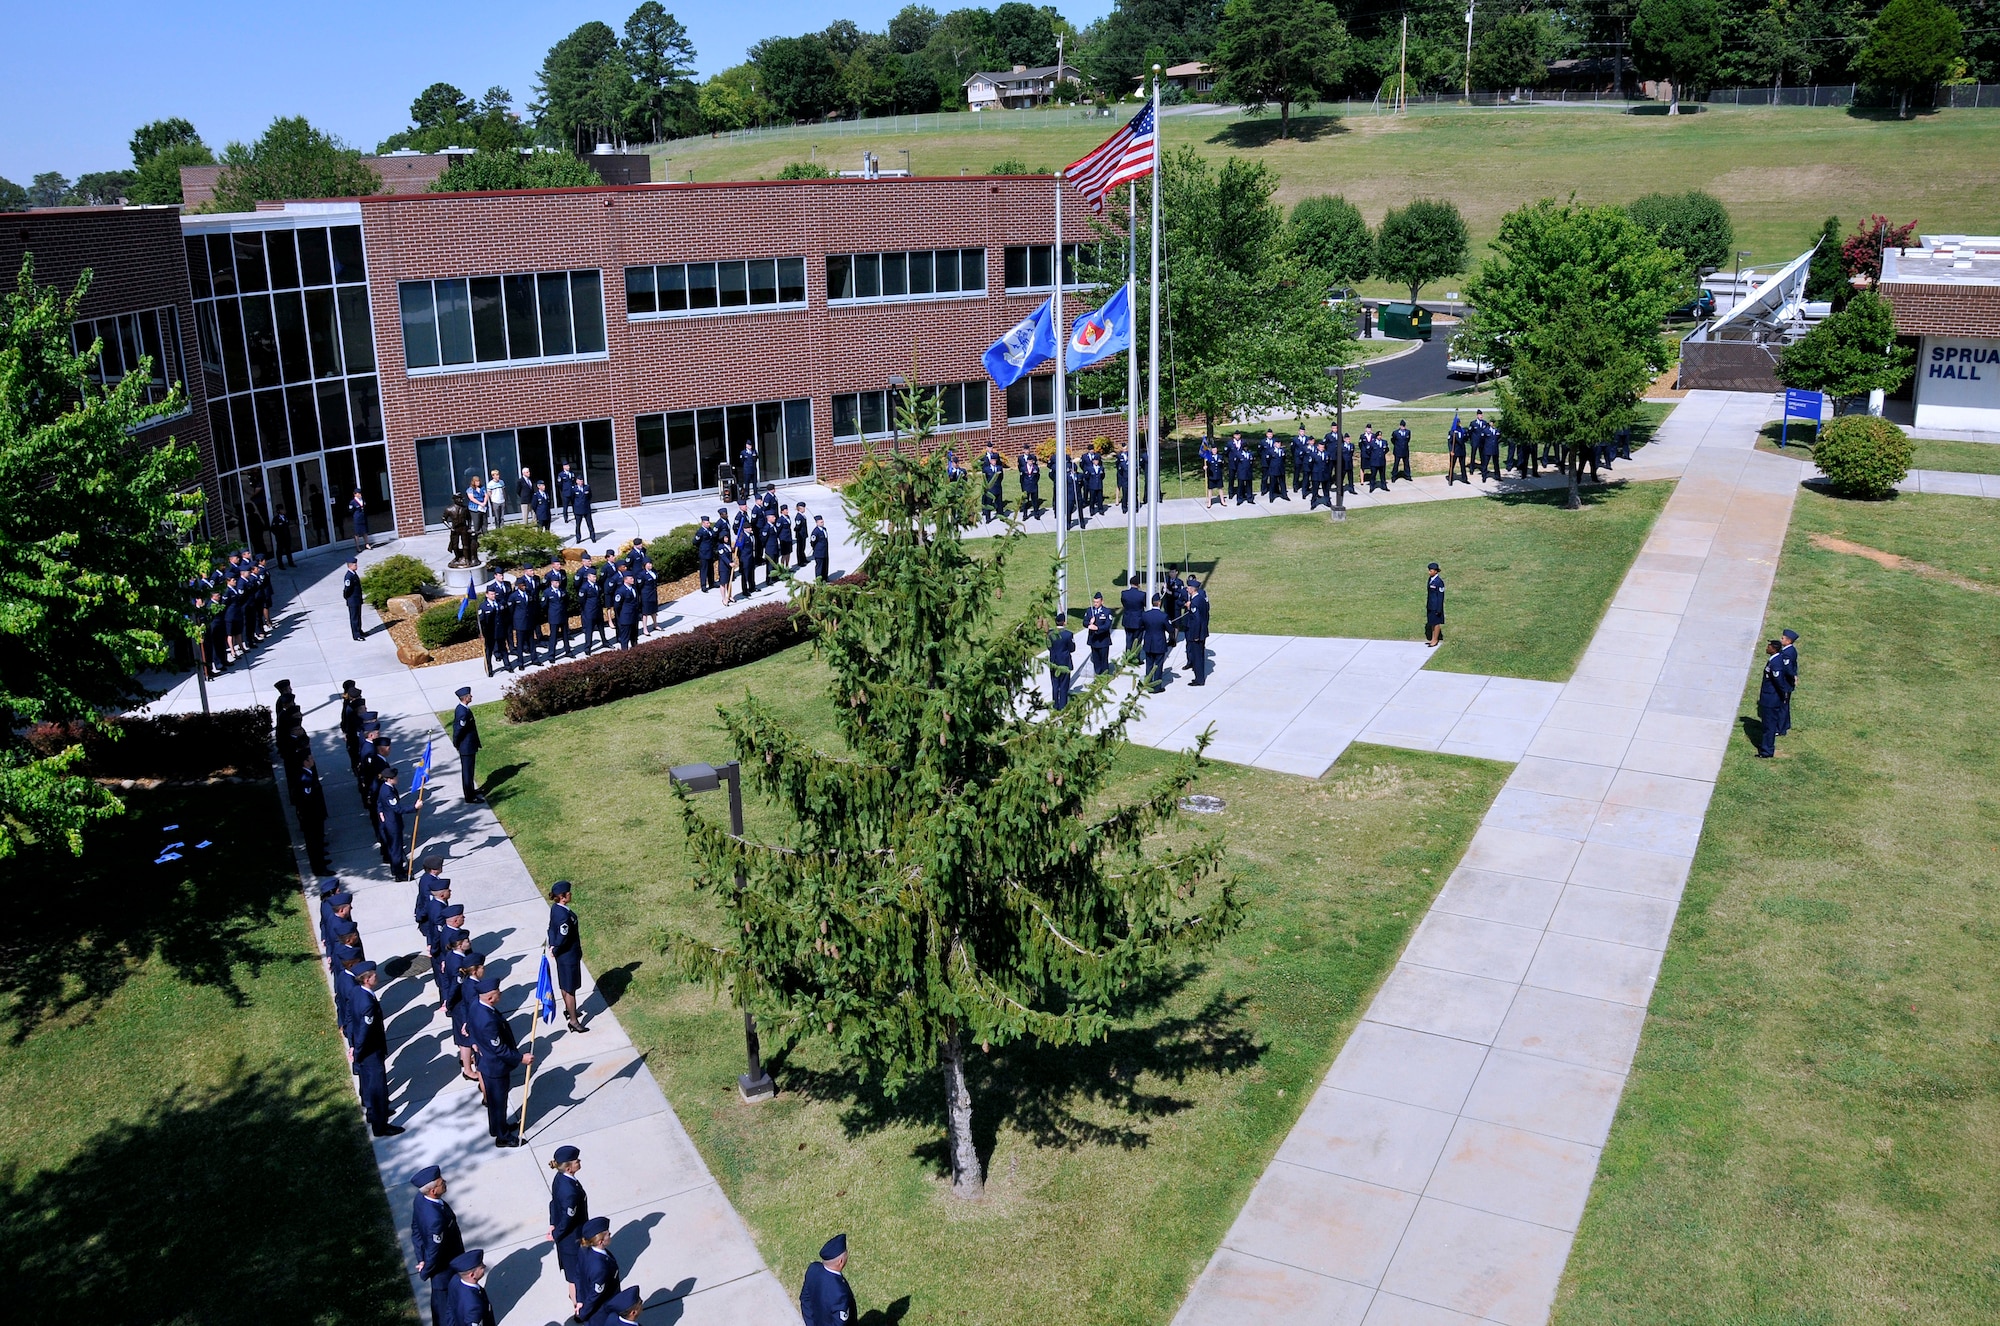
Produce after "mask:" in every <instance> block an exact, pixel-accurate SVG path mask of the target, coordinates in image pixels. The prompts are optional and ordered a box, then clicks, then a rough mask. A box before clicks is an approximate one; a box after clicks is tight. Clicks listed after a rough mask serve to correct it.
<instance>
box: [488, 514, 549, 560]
mask: <svg viewBox="0 0 2000 1326" xmlns="http://www.w3.org/2000/svg"><path fill="white" fill-rule="evenodd" d="M479 552H480V555H481V556H483V557H484V558H485V559H486V564H487V565H488V566H547V565H548V564H549V563H550V562H558V561H561V560H562V538H561V536H560V535H558V534H556V532H555V531H553V530H545V529H543V528H542V527H541V526H540V525H537V524H536V523H535V522H534V521H532V520H527V521H520V520H517V521H515V522H514V523H513V524H511V525H502V526H500V527H499V528H497V529H489V530H487V531H486V532H485V533H484V534H482V535H480V536H479Z"/></svg>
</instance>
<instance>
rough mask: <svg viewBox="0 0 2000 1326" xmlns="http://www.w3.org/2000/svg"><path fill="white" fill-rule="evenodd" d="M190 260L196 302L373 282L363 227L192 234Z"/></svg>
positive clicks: (190, 237) (189, 246)
mask: <svg viewBox="0 0 2000 1326" xmlns="http://www.w3.org/2000/svg"><path fill="white" fill-rule="evenodd" d="M187 260H188V280H189V282H190V283H191V284H192V285H193V286H194V297H195V298H196V299H209V298H213V297H216V296H223V295H238V294H254V293H256V292H257V291H260V290H297V289H298V288H299V287H301V286H320V285H335V284H339V285H361V284H364V283H366V282H367V280H368V267H367V264H366V263H365V262H363V261H362V256H361V227H360V226H313V227H308V228H306V229H302V230H239V231H236V232H235V233H233V234H212V235H189V236H188V237H187Z"/></svg>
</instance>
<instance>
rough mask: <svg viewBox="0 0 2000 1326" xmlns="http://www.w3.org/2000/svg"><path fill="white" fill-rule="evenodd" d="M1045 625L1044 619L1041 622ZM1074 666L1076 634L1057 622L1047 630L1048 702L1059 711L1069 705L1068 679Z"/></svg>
mask: <svg viewBox="0 0 2000 1326" xmlns="http://www.w3.org/2000/svg"><path fill="white" fill-rule="evenodd" d="M1042 624H1043V625H1044V626H1047V625H1048V623H1047V622H1046V621H1045V622H1043V623H1042ZM1075 667H1076V634H1075V632H1073V631H1071V630H1070V629H1069V627H1067V626H1064V625H1062V624H1061V623H1057V625H1056V629H1055V630H1053V631H1050V632H1049V703H1050V704H1052V705H1053V706H1055V709H1056V712H1058V713H1060V712H1062V711H1063V710H1064V709H1067V708H1068V707H1069V679H1070V673H1071V671H1072V670H1073V669H1074V668H1075Z"/></svg>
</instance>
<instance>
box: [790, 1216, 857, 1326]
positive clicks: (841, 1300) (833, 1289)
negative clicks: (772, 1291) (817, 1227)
mask: <svg viewBox="0 0 2000 1326" xmlns="http://www.w3.org/2000/svg"><path fill="white" fill-rule="evenodd" d="M846 1270H847V1235H845V1234H835V1235H834V1236H833V1237H832V1238H830V1239H828V1240H827V1241H826V1245H825V1246H824V1247H822V1248H821V1249H820V1250H819V1260H818V1261H816V1262H814V1263H813V1264H812V1265H811V1266H808V1267H806V1279H805V1283H804V1284H803V1285H801V1286H799V1316H800V1317H801V1318H802V1319H803V1321H804V1326H854V1321H855V1318H856V1316H857V1315H858V1314H857V1310H856V1308H855V1304H854V1290H853V1289H851V1288H849V1287H848V1283H847V1276H846V1274H845V1272H846Z"/></svg>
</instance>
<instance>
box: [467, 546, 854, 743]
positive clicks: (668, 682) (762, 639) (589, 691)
mask: <svg viewBox="0 0 2000 1326" xmlns="http://www.w3.org/2000/svg"><path fill="white" fill-rule="evenodd" d="M845 578H846V579H847V580H850V581H851V580H854V579H856V578H857V577H855V576H848V577H845ZM806 638H807V637H806V635H805V633H804V631H803V630H802V629H801V628H800V626H799V624H798V623H797V622H796V621H795V620H794V619H793V616H792V607H791V605H790V604H789V603H766V604H763V605H762V606H760V607H755V608H752V609H750V610H749V611H748V612H745V613H742V614H740V615H738V616H735V617H725V618H723V619H722V620H721V621H716V622H708V623H706V624H704V625H701V626H697V627H695V628H694V629H693V630H692V631H689V632H687V633H685V634H683V635H670V636H667V637H666V638H664V639H661V640H653V641H649V642H648V643H646V644H643V645H640V646H638V647H637V648H635V649H623V650H618V651H615V652H613V653H607V654H601V655H597V656H594V657H591V658H585V659H578V660H577V661H576V662H574V663H563V664H559V665H557V666H555V667H551V668H544V669H542V670H541V671H540V672H537V673H534V674H532V675H530V676H526V677H523V678H521V680H519V681H517V682H515V683H514V684H513V685H512V686H511V687H509V688H508V690H507V695H506V706H507V710H506V712H507V718H508V721H510V722H514V723H532V722H535V721H536V720H537V719H542V718H553V717H554V716H555V715H557V714H567V713H570V712H572V711H574V710H578V709H590V708H593V707H595V706H597V705H600V704H610V703H611V702H612V701H613V700H625V699H630V698H631V697H632V696H634V695H644V694H646V693H647V692H649V691H657V690H660V689H661V688H663V687H667V686H677V685H679V684H680V683H681V682H684V681H693V680H694V679H695V678H697V677H706V676H708V675H709V674H710V673H715V672H722V671H724V670H725V669H728V668H734V667H741V666H742V665H743V664H745V663H755V662H756V661H757V660H758V659H760V658H769V657H770V656H771V655H773V654H776V653H778V652H780V651H782V650H786V649H790V648H791V647H792V646H793V645H796V644H800V643H802V642H803V641H804V640H805V639H806Z"/></svg>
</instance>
